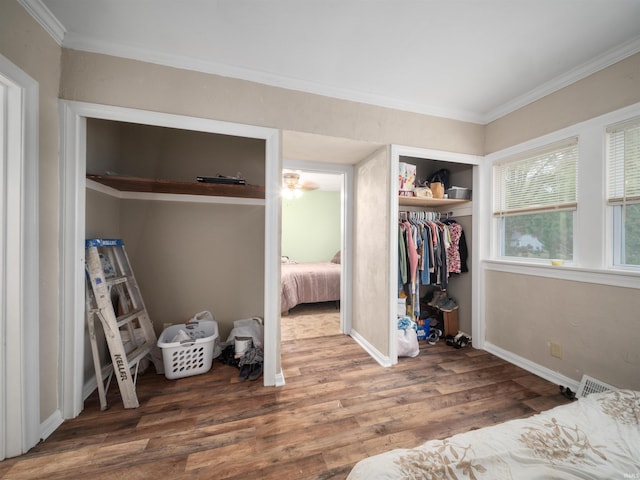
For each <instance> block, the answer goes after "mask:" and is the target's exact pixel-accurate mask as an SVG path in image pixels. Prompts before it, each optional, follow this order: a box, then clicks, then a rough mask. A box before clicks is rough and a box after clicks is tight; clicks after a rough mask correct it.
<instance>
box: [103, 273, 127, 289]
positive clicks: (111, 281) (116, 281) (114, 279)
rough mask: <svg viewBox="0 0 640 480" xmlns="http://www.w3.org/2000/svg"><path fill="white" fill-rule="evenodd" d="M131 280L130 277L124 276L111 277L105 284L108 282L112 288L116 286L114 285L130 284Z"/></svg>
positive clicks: (106, 279)
mask: <svg viewBox="0 0 640 480" xmlns="http://www.w3.org/2000/svg"><path fill="white" fill-rule="evenodd" d="M130 279H131V276H130V275H123V276H121V277H109V278H105V279H104V280H105V282H107V285H109V286H110V287H112V286H114V285H119V284H121V283H125V282H128V281H129V280H130Z"/></svg>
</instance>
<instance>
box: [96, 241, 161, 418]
mask: <svg viewBox="0 0 640 480" xmlns="http://www.w3.org/2000/svg"><path fill="white" fill-rule="evenodd" d="M85 248H86V258H85V263H86V270H87V280H88V282H89V285H90V286H91V288H88V287H87V290H86V316H87V327H88V330H89V337H90V340H91V349H92V354H93V362H94V367H95V372H96V381H97V383H98V395H99V397H100V408H101V409H102V410H105V409H106V408H107V400H106V391H107V390H108V388H109V384H110V382H111V378H112V376H113V375H115V377H116V380H117V382H118V387H119V388H120V396H121V397H122V402H123V404H124V407H125V408H137V407H138V406H139V405H140V404H139V402H138V397H137V396H136V389H135V384H136V381H137V378H138V369H139V366H140V362H141V360H143V359H145V358H148V359H149V360H150V361H151V362H153V364H154V366H155V368H156V372H157V373H164V365H163V362H162V357H161V355H160V354H159V350H158V349H157V337H156V334H155V332H154V330H153V325H152V323H151V320H150V319H149V315H148V313H147V309H146V307H145V305H144V302H143V300H142V295H141V294H140V289H139V288H138V283H137V282H136V279H135V277H134V275H133V271H132V269H131V264H130V262H129V257H128V256H127V252H126V251H125V248H124V242H123V241H122V240H120V239H88V240H86V242H85ZM95 317H98V318H99V319H100V322H101V324H102V329H103V331H104V336H105V338H106V341H107V345H108V347H109V355H110V357H111V365H108V366H107V368H106V370H105V368H103V366H102V364H101V361H100V352H99V348H98V340H97V337H96V329H95ZM136 333H140V335H136ZM105 376H106V377H107V380H106V386H105Z"/></svg>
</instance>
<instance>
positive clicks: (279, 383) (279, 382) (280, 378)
mask: <svg viewBox="0 0 640 480" xmlns="http://www.w3.org/2000/svg"><path fill="white" fill-rule="evenodd" d="M275 379H276V387H284V385H285V381H284V373H282V370H280V372H279V373H276V377H275Z"/></svg>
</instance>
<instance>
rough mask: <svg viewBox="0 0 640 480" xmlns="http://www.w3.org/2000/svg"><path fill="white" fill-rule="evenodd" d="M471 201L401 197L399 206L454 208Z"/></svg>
mask: <svg viewBox="0 0 640 480" xmlns="http://www.w3.org/2000/svg"><path fill="white" fill-rule="evenodd" d="M470 202H471V200H467V199H452V198H427V197H407V196H403V195H400V196H399V197H398V205H400V206H404V207H430V208H439V207H452V206H456V205H462V204H465V203H470Z"/></svg>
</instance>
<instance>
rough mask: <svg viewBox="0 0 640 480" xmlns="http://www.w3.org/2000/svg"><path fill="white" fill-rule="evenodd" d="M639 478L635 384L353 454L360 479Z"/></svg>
mask: <svg viewBox="0 0 640 480" xmlns="http://www.w3.org/2000/svg"><path fill="white" fill-rule="evenodd" d="M372 478H375V479H394V480H396V479H416V478H421V479H460V480H461V479H478V480H480V479H491V480H495V479H507V478H509V479H518V480H522V479H538V480H541V479H551V478H557V479H578V478H580V479H584V478H588V479H600V478H607V479H609V478H611V479H613V478H620V479H623V478H640V392H638V391H633V390H619V391H609V392H604V393H595V394H591V395H589V396H587V397H584V398H580V399H579V400H578V401H576V402H573V403H571V404H568V405H562V406H560V407H556V408H554V409H551V410H548V411H546V412H542V413H539V414H537V415H534V416H532V417H529V418H525V419H517V420H511V421H508V422H505V423H502V424H499V425H494V426H491V427H485V428H481V429H478V430H472V431H469V432H466V433H462V434H458V435H454V436H452V437H450V438H447V439H444V440H430V441H428V442H426V443H424V444H422V445H421V446H419V447H416V448H413V449H396V450H392V451H389V452H386V453H383V454H380V455H375V456H373V457H370V458H367V459H364V460H362V461H360V462H358V463H357V464H356V465H355V466H354V468H353V469H352V471H351V473H350V474H349V476H348V479H349V480H364V479H367V480H368V479H372Z"/></svg>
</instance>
